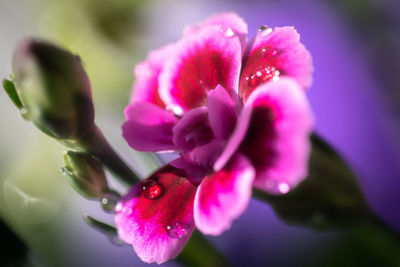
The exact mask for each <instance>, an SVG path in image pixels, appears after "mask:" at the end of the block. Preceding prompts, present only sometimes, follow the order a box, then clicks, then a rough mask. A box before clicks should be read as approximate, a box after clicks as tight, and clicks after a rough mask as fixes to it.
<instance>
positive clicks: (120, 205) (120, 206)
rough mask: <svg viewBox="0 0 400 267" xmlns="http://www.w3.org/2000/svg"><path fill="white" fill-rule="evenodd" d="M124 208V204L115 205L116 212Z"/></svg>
mask: <svg viewBox="0 0 400 267" xmlns="http://www.w3.org/2000/svg"><path fill="white" fill-rule="evenodd" d="M121 210H122V204H121V203H118V204H117V206H115V212H120V211H121Z"/></svg>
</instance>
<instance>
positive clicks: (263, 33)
mask: <svg viewBox="0 0 400 267" xmlns="http://www.w3.org/2000/svg"><path fill="white" fill-rule="evenodd" d="M257 32H258V35H260V36H263V37H264V36H267V35H268V34H270V33H271V32H272V28H270V27H268V26H267V25H262V26H260V27H258V30H257Z"/></svg>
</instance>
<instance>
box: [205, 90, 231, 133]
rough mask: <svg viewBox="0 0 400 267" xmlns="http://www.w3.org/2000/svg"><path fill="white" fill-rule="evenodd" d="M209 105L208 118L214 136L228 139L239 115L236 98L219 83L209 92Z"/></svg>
mask: <svg viewBox="0 0 400 267" xmlns="http://www.w3.org/2000/svg"><path fill="white" fill-rule="evenodd" d="M207 106H208V119H209V121H210V125H211V128H212V130H213V132H214V136H215V137H217V138H221V139H224V140H226V139H228V137H229V136H230V135H231V133H232V131H233V129H234V127H235V124H236V120H237V116H238V115H237V112H236V109H237V105H236V104H235V102H234V100H233V99H232V97H231V96H230V95H229V94H228V93H227V92H226V90H225V89H224V88H223V87H222V86H221V85H218V86H217V88H215V90H213V91H211V92H210V93H209V94H208V98H207Z"/></svg>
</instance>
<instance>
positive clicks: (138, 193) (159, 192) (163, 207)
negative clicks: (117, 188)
mask: <svg viewBox="0 0 400 267" xmlns="http://www.w3.org/2000/svg"><path fill="white" fill-rule="evenodd" d="M182 177H183V172H182V170H179V169H175V168H173V167H171V166H169V165H168V166H166V167H164V168H162V169H161V170H159V171H157V172H156V173H155V174H153V175H152V176H151V177H150V178H148V179H146V180H145V181H143V182H142V183H140V184H137V185H135V186H134V187H133V188H132V189H131V191H130V192H129V193H128V194H127V195H126V196H124V197H123V198H122V199H121V201H120V202H119V203H118V205H117V207H116V211H117V213H116V215H115V225H116V227H117V229H118V235H119V237H120V238H121V239H122V240H123V241H125V242H127V243H129V244H132V246H133V249H134V250H135V252H136V254H137V255H138V256H139V257H140V259H142V260H143V261H144V262H147V263H152V262H156V263H158V264H161V263H163V262H166V261H168V260H170V259H173V258H175V257H176V256H177V255H178V254H179V253H180V252H181V251H182V249H183V247H184V246H185V244H186V242H187V241H188V240H189V238H190V236H191V234H192V232H193V230H194V222H193V202H194V196H195V192H196V187H195V186H194V185H193V184H192V183H190V182H189V181H188V180H187V179H185V178H182Z"/></svg>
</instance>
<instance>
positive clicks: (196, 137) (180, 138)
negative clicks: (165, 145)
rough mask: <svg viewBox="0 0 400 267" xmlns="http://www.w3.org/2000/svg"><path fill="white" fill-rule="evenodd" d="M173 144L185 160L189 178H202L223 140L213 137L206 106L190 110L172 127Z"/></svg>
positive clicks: (218, 151) (210, 166) (219, 149)
mask: <svg viewBox="0 0 400 267" xmlns="http://www.w3.org/2000/svg"><path fill="white" fill-rule="evenodd" d="M173 133H174V139H173V140H174V144H175V146H176V148H177V149H178V150H180V152H181V155H182V158H183V159H184V161H185V166H186V167H185V170H186V171H187V172H186V173H187V175H188V176H189V177H190V178H191V179H197V178H203V177H204V175H205V174H206V173H209V172H210V171H211V170H212V166H213V164H214V162H215V160H216V159H217V157H218V155H219V153H220V152H221V151H222V149H223V145H224V144H225V142H224V141H223V140H220V139H216V138H215V137H214V134H213V131H212V129H211V126H210V123H209V121H208V113H207V107H199V108H195V109H192V110H190V111H189V112H188V113H186V114H185V116H183V118H182V119H181V120H180V121H179V122H178V123H177V124H176V125H175V127H174V128H173Z"/></svg>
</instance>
